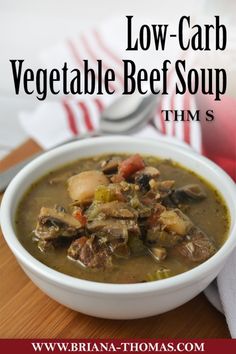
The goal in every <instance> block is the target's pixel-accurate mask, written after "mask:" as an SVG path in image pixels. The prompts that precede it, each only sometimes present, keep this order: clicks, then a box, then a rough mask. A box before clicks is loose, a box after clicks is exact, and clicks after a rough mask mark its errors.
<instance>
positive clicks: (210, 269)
mask: <svg viewBox="0 0 236 354" xmlns="http://www.w3.org/2000/svg"><path fill="white" fill-rule="evenodd" d="M112 152H114V153H124V152H127V153H131V154H132V153H137V152H139V153H141V154H149V155H153V156H160V157H163V158H171V159H173V160H175V161H178V162H179V163H181V164H182V165H184V166H186V167H187V168H189V169H190V170H192V171H195V172H196V173H197V174H199V175H200V176H203V177H205V178H207V180H208V181H210V182H211V183H212V184H213V185H214V186H215V187H216V189H217V190H219V191H220V192H221V194H222V196H223V198H224V199H225V201H226V203H227V206H228V208H229V211H230V216H231V225H230V233H229V237H228V239H227V240H226V242H225V244H224V245H223V246H222V247H221V248H220V250H219V251H218V252H217V253H216V254H215V255H214V256H213V257H211V258H210V259H209V260H207V261H206V262H204V263H203V264H201V265H199V266H198V267H196V268H194V269H192V270H189V271H187V272H185V273H182V274H180V275H177V276H174V277H172V278H169V279H164V280H159V281H154V282H148V283H142V284H122V285H121V284H105V283H97V282H92V281H87V280H80V279H77V278H74V277H71V276H68V275H65V274H62V273H60V272H57V271H55V270H53V269H51V268H49V267H47V266H46V265H44V264H42V263H41V262H39V261H38V260H37V259H35V258H34V257H33V256H31V255H30V254H29V253H28V252H27V251H26V250H25V249H24V247H23V246H22V245H21V243H20V242H19V240H18V238H17V237H16V233H15V226H14V218H15V212H16V208H17V206H18V204H19V201H20V199H21V198H22V196H23V194H24V193H25V191H26V190H27V189H28V188H29V186H30V185H31V184H32V183H33V182H35V181H36V180H37V179H38V178H40V177H41V176H43V175H45V174H46V173H47V172H48V171H50V170H52V169H54V168H57V167H59V166H61V165H63V164H66V163H68V162H71V161H73V160H76V159H79V158H82V157H87V156H94V155H98V154H106V153H112ZM235 201H236V189H235V185H234V182H233V181H232V180H231V179H230V177H229V176H228V175H227V174H226V173H225V172H224V171H223V170H221V169H220V168H219V167H218V166H216V165H215V164H214V163H212V162H211V161H209V160H208V159H206V158H204V157H201V156H199V155H198V154H196V153H194V152H193V151H191V150H189V149H184V148H182V147H179V146H175V145H173V144H168V143H166V142H163V141H155V140H146V139H140V138H131V137H120V136H113V137H101V138H93V139H86V140H82V141H78V142H74V143H70V144H67V145H64V146H61V147H59V148H57V149H55V150H52V151H50V152H47V153H45V154H43V155H42V156H40V157H38V158H37V159H35V160H34V161H33V162H31V163H30V164H29V165H28V166H26V167H25V168H24V169H23V170H22V171H20V173H19V174H18V175H17V176H16V177H15V178H14V179H13V180H12V182H11V184H10V185H9V187H8V189H7V191H6V192H5V194H4V197H3V201H2V206H1V223H2V231H3V234H4V237H5V239H6V242H7V243H8V245H9V247H10V248H11V250H12V252H13V253H14V254H15V256H16V258H17V260H18V262H19V264H20V265H21V267H22V268H23V270H24V271H25V272H26V274H27V275H28V276H29V277H30V279H31V280H32V281H33V282H34V283H35V284H36V285H37V286H38V287H39V288H40V289H41V290H42V291H44V292H45V293H46V294H48V295H49V296H50V297H52V298H53V299H55V300H56V301H58V302H60V303H61V304H63V305H65V306H67V307H70V308H71V309H73V310H76V311H80V312H83V313H86V314H89V315H93V316H98V317H103V318H112V319H132V318H141V317H146V316H153V315H156V314H160V313H163V312H165V311H168V310H171V309H173V308H175V307H177V306H180V305H182V304H183V303H185V302H186V301H188V300H190V299H192V298H193V297H194V296H196V295H197V294H198V293H200V292H201V291H202V290H204V289H205V288H206V287H207V286H208V284H209V283H210V282H211V281H212V280H213V279H214V278H215V277H216V276H217V274H218V273H219V272H220V270H221V269H222V267H223V266H224V264H225V261H226V259H227V257H228V256H229V254H230V253H231V252H232V250H233V248H234V247H235V246H236V225H235V217H236V206H235ZM26 212H27V211H26Z"/></svg>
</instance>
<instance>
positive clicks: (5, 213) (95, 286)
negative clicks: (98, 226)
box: [1, 135, 236, 296]
mask: <svg viewBox="0 0 236 354" xmlns="http://www.w3.org/2000/svg"><path fill="white" fill-rule="evenodd" d="M115 140H116V141H117V142H119V143H122V142H123V143H128V144H130V143H133V144H139V143H143V144H144V143H145V144H152V146H154V145H156V146H158V145H159V146H160V145H162V147H165V146H168V149H171V148H172V145H171V147H170V144H168V142H165V141H163V140H161V141H158V139H157V140H154V139H146V138H134V137H127V136H118V135H117V136H112V137H108V136H106V137H96V138H89V139H88V138H87V139H84V140H79V141H75V142H72V143H68V144H65V145H63V146H60V147H57V148H55V149H52V150H50V151H48V152H45V153H43V154H42V155H41V156H39V157H37V158H36V159H35V160H33V161H32V162H30V163H29V164H28V165H27V166H25V167H24V168H23V169H22V170H21V171H20V172H19V173H18V174H17V175H16V176H15V177H14V179H13V180H12V181H11V183H10V184H9V186H8V188H7V190H6V191H5V193H4V196H3V199H2V203H1V228H2V233H3V235H4V238H5V240H6V242H7V244H8V246H9V247H10V249H11V251H12V252H13V253H14V255H15V256H16V258H17V260H18V261H19V262H20V264H22V265H23V267H24V266H25V267H26V268H27V269H30V270H31V271H33V273H34V274H37V275H39V276H40V277H42V278H44V281H45V280H46V281H48V282H49V283H53V284H55V285H58V286H60V287H63V288H70V290H72V291H74V292H78V291H79V292H89V293H91V292H92V293H96V294H103V295H105V294H119V295H121V296H122V295H128V294H130V295H132V294H136V295H142V294H147V293H152V292H156V291H164V292H166V291H168V289H169V288H172V289H175V288H179V287H183V286H187V285H188V284H189V283H192V282H193V281H194V280H195V279H196V280H197V279H199V278H203V277H204V274H205V273H206V274H205V276H207V275H209V272H210V271H211V270H214V268H216V267H217V266H218V265H220V263H222V262H223V260H224V259H225V258H226V257H227V256H228V255H229V254H230V253H231V252H232V250H233V248H234V247H235V246H236V238H235V239H234V238H233V235H235V234H236V220H233V217H232V216H233V215H232V213H231V210H230V207H229V205H228V201H227V200H225V202H226V204H227V207H228V209H229V211H230V218H231V223H232V225H231V231H230V232H229V235H228V238H227V239H226V241H225V243H224V244H223V245H222V246H221V248H220V249H219V250H218V251H217V253H216V254H215V255H214V256H212V257H211V258H210V259H208V260H207V261H205V262H203V263H202V264H200V265H198V266H197V267H195V268H193V269H191V270H188V271H186V272H184V273H181V274H178V275H175V276H173V277H171V278H168V279H162V280H158V281H153V282H145V283H134V284H113V283H102V282H95V281H90V280H84V279H79V278H76V277H73V276H70V275H67V274H64V273H61V272H59V271H56V270H54V269H52V268H50V267H48V266H47V265H45V264H43V263H41V262H40V261H38V260H37V259H36V258H34V257H33V256H32V255H31V254H30V253H29V252H28V251H27V250H26V249H25V248H24V247H23V245H22V244H21V243H20V241H19V239H18V237H17V235H16V233H15V230H14V218H12V217H11V208H12V206H13V201H14V193H15V191H16V190H17V189H19V188H20V185H21V183H22V182H23V180H24V178H25V176H27V175H28V174H29V173H30V172H32V171H33V170H34V169H35V168H37V167H39V166H40V165H41V164H43V163H45V162H46V161H47V160H49V159H52V158H55V157H56V156H59V155H60V153H61V152H63V153H65V152H69V151H70V150H71V149H73V148H76V147H77V148H78V151H79V148H80V147H89V146H91V144H92V145H96V144H101V145H102V144H104V143H107V144H109V143H114V141H115ZM173 149H174V150H175V151H177V152H178V153H181V154H184V155H185V157H186V158H187V159H189V158H190V159H194V160H195V161H196V162H198V163H200V164H204V165H205V167H207V168H209V169H211V170H214V173H215V174H216V175H218V178H221V181H222V183H223V184H227V185H228V188H230V190H231V198H232V199H233V198H234V200H236V188H235V184H234V182H233V180H232V179H231V178H230V176H229V175H228V174H227V173H226V172H224V171H223V170H222V169H221V168H220V167H219V166H217V165H216V164H215V163H214V162H212V161H210V160H209V159H207V158H206V157H203V156H201V155H199V154H198V153H196V152H195V151H193V150H191V149H186V148H185V147H182V146H179V145H173ZM128 150H129V149H128V148H127V153H128ZM155 155H156V156H158V154H155ZM88 156H91V155H89V153H88ZM68 163H69V160H68ZM58 167H60V164H58ZM199 175H200V174H199ZM42 176H43V174H42V175H40V174H39V175H38V177H37V179H39V178H40V177H42ZM31 183H33V181H32V182H31ZM213 185H214V183H213ZM28 187H30V185H28ZM26 189H27V188H26ZM26 189H24V191H23V192H22V194H21V198H22V196H23V194H24V192H25V191H26Z"/></svg>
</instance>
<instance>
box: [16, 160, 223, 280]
mask: <svg viewBox="0 0 236 354" xmlns="http://www.w3.org/2000/svg"><path fill="white" fill-rule="evenodd" d="M15 223H16V231H17V235H18V238H19V240H20V242H21V243H22V245H23V246H24V247H25V248H26V249H27V250H28V251H29V253H30V254H31V255H32V256H34V257H35V258H36V259H38V260H39V261H40V262H42V263H44V264H45V265H47V266H49V267H51V268H53V269H55V270H57V271H59V272H62V273H65V274H68V275H71V276H74V277H77V278H81V279H87V280H92V281H97V282H106V283H140V282H147V281H154V280H159V279H164V278H168V277H172V276H174V275H177V274H180V273H183V272H185V271H187V270H189V269H192V268H194V267H196V266H198V265H199V264H201V263H203V262H204V261H206V260H207V259H209V258H210V257H212V256H213V255H214V254H215V253H216V252H217V250H218V249H219V248H220V247H221V246H222V244H223V243H224V241H225V239H226V237H227V234H228V229H229V216H228V211H227V208H226V205H225V203H224V201H223V200H222V198H221V196H220V194H219V193H218V192H217V191H216V190H215V189H214V188H213V187H212V186H211V185H210V184H209V183H207V182H206V181H205V180H203V179H202V178H200V177H199V176H197V175H196V174H195V173H193V172H191V171H188V170H187V169H185V168H183V167H182V166H180V165H179V164H177V163H175V162H173V161H171V160H162V159H158V158H156V157H152V156H140V155H139V154H136V155H131V156H130V155H124V154H122V155H115V154H113V155H103V156H96V157H90V158H86V159H81V160H78V161H75V162H73V163H71V164H69V165H67V166H63V167H61V168H59V169H57V170H54V171H52V172H50V173H48V174H47V175H46V176H44V177H43V178H41V179H40V180H39V181H37V182H36V183H34V184H33V185H32V186H31V187H30V189H29V190H28V191H27V193H26V194H25V195H24V197H23V198H22V200H21V202H20V204H19V206H18V209H17V213H16V221H15Z"/></svg>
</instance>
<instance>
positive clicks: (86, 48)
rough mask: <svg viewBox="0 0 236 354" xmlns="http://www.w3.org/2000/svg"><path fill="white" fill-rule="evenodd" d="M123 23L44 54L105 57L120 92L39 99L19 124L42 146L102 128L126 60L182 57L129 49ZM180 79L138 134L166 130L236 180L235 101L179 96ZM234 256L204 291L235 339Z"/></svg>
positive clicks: (55, 59) (72, 60) (156, 63)
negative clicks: (192, 114)
mask: <svg viewBox="0 0 236 354" xmlns="http://www.w3.org/2000/svg"><path fill="white" fill-rule="evenodd" d="M123 21H124V19H122V20H121V19H112V20H110V21H108V22H106V23H104V24H102V25H101V26H99V27H97V28H95V29H88V30H87V31H86V32H85V33H81V34H78V35H75V36H74V37H71V38H69V39H68V40H66V41H64V42H62V43H59V44H57V45H55V46H54V47H53V48H51V49H48V50H47V51H45V52H44V53H42V55H41V59H42V62H43V63H44V65H45V67H47V68H48V69H52V68H54V67H57V68H61V67H62V66H63V64H64V62H67V63H68V67H71V68H74V67H77V68H79V69H82V68H83V59H88V61H89V64H90V65H91V67H93V68H94V69H95V68H96V65H97V59H101V60H102V62H103V70H106V69H107V68H112V69H113V70H115V73H116V80H115V82H114V83H111V84H110V88H111V89H115V91H116V94H114V95H106V94H104V95H100V96H99V95H97V96H94V97H93V96H92V97H91V96H86V95H82V96H78V97H75V96H74V97H58V100H56V101H55V97H54V98H53V99H54V100H50V99H49V98H48V99H47V101H45V102H44V103H40V104H39V105H38V108H37V109H36V110H35V111H33V112H21V113H20V122H21V124H22V126H23V128H24V130H25V131H26V132H27V133H28V135H30V136H31V137H32V138H34V139H35V140H36V141H37V142H38V143H39V144H40V145H41V146H42V147H43V148H44V149H48V148H51V147H53V146H55V145H57V144H60V143H62V142H64V141H66V140H68V139H71V138H73V137H74V136H77V135H80V134H85V133H91V132H94V131H96V130H97V129H98V128H99V117H100V114H101V112H102V111H103V109H104V108H105V107H106V106H107V105H109V104H111V103H112V101H113V100H114V99H116V98H117V97H118V96H119V95H120V94H121V91H122V87H123V75H122V68H123V63H122V59H132V60H133V61H135V63H136V66H137V69H138V68H142V67H144V68H146V69H147V70H148V69H149V70H150V69H151V68H158V67H161V65H162V62H163V60H165V59H166V58H168V59H169V60H171V61H172V63H173V62H175V60H177V59H179V58H180V57H181V56H182V54H181V53H179V50H178V48H177V47H174V45H173V42H172V44H171V45H168V46H167V48H166V50H165V52H164V53H162V52H158V53H157V52H155V50H151V51H148V52H142V51H138V52H131V53H130V52H127V51H125V48H124V47H125V43H126V27H125V23H124V22H123ZM142 23H144V22H143V20H142V19H138V20H137V19H136V22H135V25H136V27H137V28H138V26H140V25H141V24H142ZM145 23H147V21H145ZM134 32H135V28H134ZM185 55H186V54H185ZM188 55H189V54H188ZM196 60H197V59H196V58H192V59H191V62H192V63H194V65H195V66H196V65H197V62H196ZM176 80H177V79H176V76H175V72H174V70H173V69H172V70H169V75H168V92H169V94H168V95H163V96H161V100H160V104H159V105H158V107H157V109H156V112H155V114H154V116H153V119H152V122H151V124H148V125H147V126H146V127H144V128H143V129H142V131H140V132H139V133H138V134H139V135H140V136H144V137H148V138H158V136H160V134H162V135H166V136H168V137H170V138H175V139H177V141H179V142H183V143H187V144H188V145H189V146H191V147H192V148H193V149H194V150H195V151H197V152H199V153H201V154H204V155H205V156H207V157H209V158H210V159H212V160H213V161H215V162H216V163H217V164H219V165H220V166H221V167H222V168H223V169H225V170H226V172H228V173H229V174H230V175H231V177H232V178H234V179H235V180H236V140H235V137H236V117H235V111H236V100H235V99H233V98H230V97H224V98H222V100H221V101H220V102H216V101H214V98H211V97H210V96H203V95H198V96H193V95H190V94H185V95H184V96H179V95H175V84H176ZM160 87H161V86H160ZM163 109H172V110H174V109H176V110H177V109H178V110H188V109H189V110H191V111H193V110H195V109H200V110H201V111H202V112H204V111H205V110H207V109H213V110H214V114H215V120H214V121H213V122H207V121H206V120H205V119H203V118H204V115H203V116H202V119H201V121H200V122H196V121H191V120H190V121H186V122H175V121H173V120H171V121H168V122H167V121H165V119H164V118H165V117H164V115H163V114H162V113H161V111H162V110H163ZM235 260H236V252H234V254H233V255H232V257H231V260H229V262H228V263H227V265H226V267H225V269H224V270H223V272H222V273H221V274H222V275H221V274H220V276H219V277H218V288H219V292H218V288H217V286H216V285H212V286H211V287H210V288H208V290H207V292H206V294H207V296H208V298H209V299H210V301H211V302H212V303H213V304H214V305H215V306H216V307H217V308H218V309H222V304H223V308H224V312H225V315H226V319H227V321H228V324H229V328H230V330H231V334H232V336H233V337H236V308H235V306H234V305H233V303H235V301H236V275H235V272H234V269H235V268H233V264H234V263H235ZM228 275H230V276H228ZM229 281H230V284H231V285H230V286H229V284H228V283H229ZM219 294H220V297H219ZM221 302H222V304H221Z"/></svg>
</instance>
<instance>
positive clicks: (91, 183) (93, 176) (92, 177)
mask: <svg viewBox="0 0 236 354" xmlns="http://www.w3.org/2000/svg"><path fill="white" fill-rule="evenodd" d="M108 184H109V179H108V178H107V177H106V176H105V175H104V173H103V172H101V171H95V170H91V171H84V172H81V173H79V174H77V175H75V176H72V177H70V178H69V179H68V192H69V195H70V197H71V199H73V200H74V201H77V202H78V203H82V204H83V203H89V202H91V201H92V200H93V197H94V193H95V190H96V188H97V187H98V186H100V185H108Z"/></svg>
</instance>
